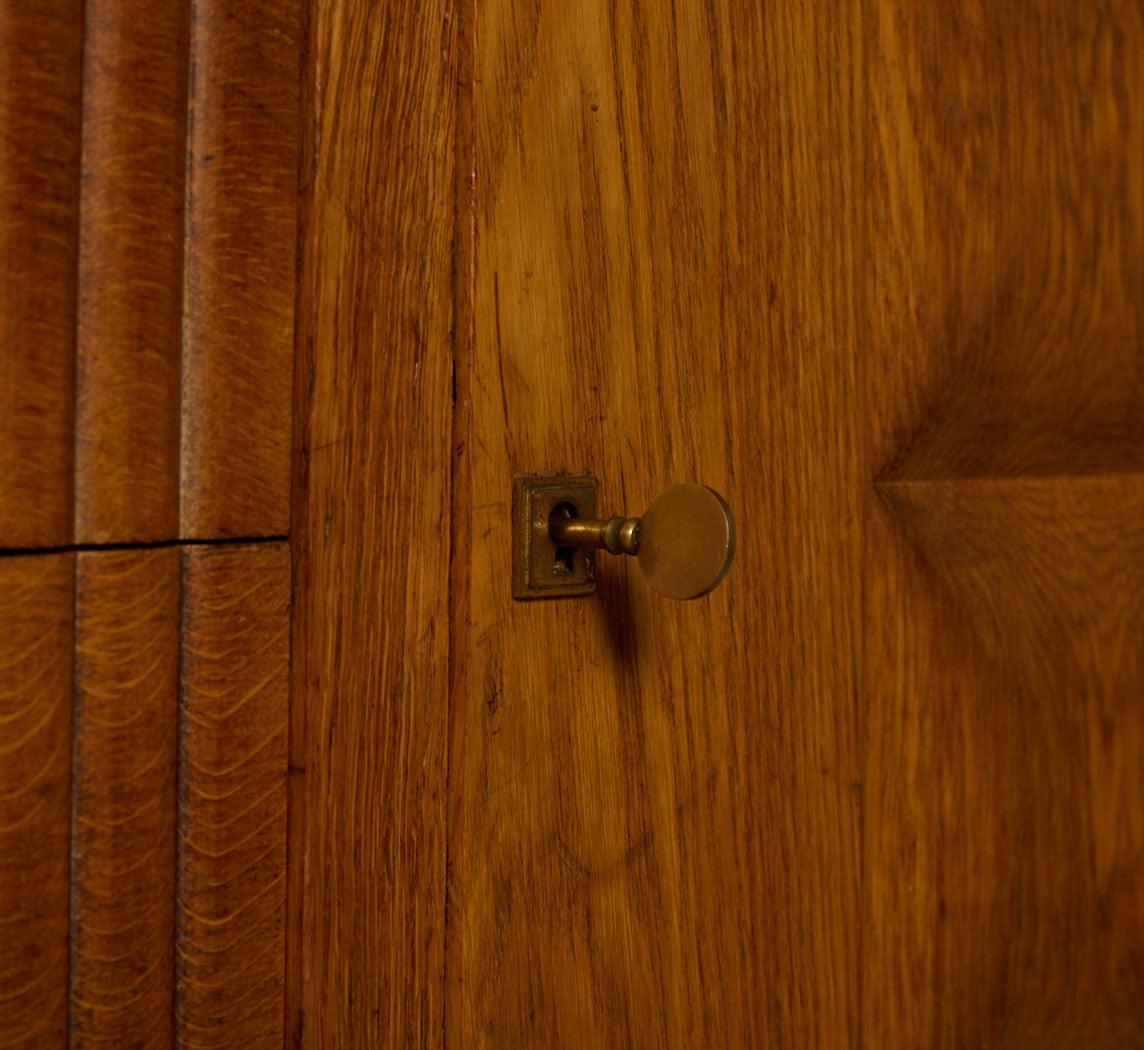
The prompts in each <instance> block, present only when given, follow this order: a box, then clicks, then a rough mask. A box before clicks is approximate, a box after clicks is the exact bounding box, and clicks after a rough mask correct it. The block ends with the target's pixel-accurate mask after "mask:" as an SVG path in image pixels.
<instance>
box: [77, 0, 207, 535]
mask: <svg viewBox="0 0 1144 1050" xmlns="http://www.w3.org/2000/svg"><path fill="white" fill-rule="evenodd" d="M85 14H86V17H85V33H84V61H83V69H84V86H83V159H82V186H81V201H80V236H79V318H78V323H79V329H78V345H77V350H76V354H77V368H76V380H75V382H76V390H75V401H76V422H75V428H76V435H75V447H76V464H75V539H76V542H78V543H85V544H87V543H107V542H116V543H124V542H129V541H135V540H166V539H173V538H174V537H176V536H177V535H178V527H179V524H178V517H179V498H178V491H179V397H180V394H179V386H180V357H181V349H182V347H181V344H182V315H183V302H182V300H183V295H182V276H183V173H184V169H185V167H186V147H185V140H186V109H187V19H188V4H187V3H186V2H175V3H163V4H151V3H146V2H144V0H88V3H87V5H86V12H85ZM192 410H193V406H192Z"/></svg>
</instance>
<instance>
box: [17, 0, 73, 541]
mask: <svg viewBox="0 0 1144 1050" xmlns="http://www.w3.org/2000/svg"><path fill="white" fill-rule="evenodd" d="M82 48H83V6H82V3H81V2H80V0H52V2H50V3H42V4H27V3H22V2H17V0H4V2H3V3H0V549H4V548H10V547H34V546H37V545H40V546H60V545H62V544H65V543H69V542H71V531H72V463H73V459H74V440H75V439H74V431H73V417H74V399H75V395H74V393H73V391H74V387H75V317H76V251H75V245H76V230H77V223H78V214H79V146H80V120H81V109H80V95H81V90H82V74H83V64H82V59H81V56H82Z"/></svg>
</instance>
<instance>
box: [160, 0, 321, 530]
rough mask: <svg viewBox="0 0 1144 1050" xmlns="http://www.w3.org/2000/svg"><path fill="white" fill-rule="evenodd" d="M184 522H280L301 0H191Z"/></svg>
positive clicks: (230, 526) (249, 525)
mask: <svg viewBox="0 0 1144 1050" xmlns="http://www.w3.org/2000/svg"><path fill="white" fill-rule="evenodd" d="M191 11H192V19H191V36H190V62H191V74H190V76H191V88H190V115H189V124H188V159H187V165H188V167H187V203H186V208H187V224H186V257H185V293H184V294H185V299H184V312H185V316H184V325H185V335H184V343H183V376H182V400H183V412H182V439H181V441H182V446H181V447H182V452H181V482H180V483H181V514H180V520H181V535H182V536H183V537H185V538H201V537H208V536H215V537H231V536H251V535H255V536H257V535H263V536H269V535H278V534H283V533H285V532H286V531H287V530H288V528H289V521H290V447H291V444H290V443H291V437H290V434H291V403H292V402H291V378H292V375H293V368H292V363H293V350H294V288H295V278H296V274H295V265H294V263H295V239H296V236H297V228H296V219H297V169H298V106H299V61H300V50H301V47H300V41H299V26H300V20H301V14H300V11H301V3H300V0H289V2H287V3H275V2H271V0H259V2H256V3H243V2H239V0H191Z"/></svg>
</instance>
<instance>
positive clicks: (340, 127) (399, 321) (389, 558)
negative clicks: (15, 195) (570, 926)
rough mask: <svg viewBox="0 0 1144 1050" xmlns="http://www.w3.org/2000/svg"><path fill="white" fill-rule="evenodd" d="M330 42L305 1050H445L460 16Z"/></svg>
mask: <svg viewBox="0 0 1144 1050" xmlns="http://www.w3.org/2000/svg"><path fill="white" fill-rule="evenodd" d="M315 19H316V20H315V23H314V26H313V29H312V33H313V37H312V42H313V46H314V49H315V55H314V61H315V64H316V74H315V75H316V84H317V85H318V87H319V90H318V94H317V97H316V98H315V99H314V100H313V101H314V105H315V107H316V108H315V109H314V110H313V111H312V113H311V115H310V118H309V119H311V120H312V121H314V125H313V127H312V129H311V130H310V131H309V132H308V141H310V142H312V143H314V144H315V145H316V144H317V143H319V142H320V144H321V146H320V149H319V150H318V152H317V155H316V158H315V164H316V166H315V168H314V169H313V172H312V175H311V178H312V182H311V183H310V184H309V193H310V194H311V196H310V199H309V216H310V220H309V225H308V229H309V231H310V232H309V235H308V240H307V247H306V257H305V258H304V259H303V265H302V272H303V274H305V275H306V278H305V279H306V282H307V283H306V284H305V285H304V287H303V289H302V291H301V297H302V300H303V301H304V304H305V305H304V306H303V307H302V309H301V312H300V317H304V318H305V324H306V326H307V327H306V331H305V334H304V335H303V336H302V337H300V339H299V346H300V348H301V351H300V353H301V359H300V361H299V365H298V372H297V374H298V377H299V383H300V384H301V390H302V392H303V398H302V405H301V408H302V418H301V420H300V425H299V430H300V434H299V439H298V440H299V444H300V448H301V453H300V462H299V470H300V472H301V476H302V477H304V478H306V479H307V480H306V481H305V484H304V485H302V486H301V488H300V491H299V499H300V502H299V505H298V507H297V508H296V518H295V526H294V528H295V539H294V542H295V544H296V549H297V550H298V551H299V554H298V556H299V559H300V561H301V563H302V564H300V566H299V578H298V581H297V617H298V620H297V626H296V628H295V635H294V637H295V649H294V652H295V660H296V663H295V677H294V681H295V689H296V694H295V701H294V711H295V713H296V719H297V721H296V723H295V734H294V735H295V743H296V746H297V747H298V751H297V752H296V757H295V762H298V761H299V758H301V757H302V756H303V755H304V763H305V775H306V779H307V782H306V787H305V791H304V795H303V794H302V793H300V795H302V797H304V799H305V802H306V814H305V823H306V826H307V829H306V835H305V843H304V848H305V857H304V870H305V878H306V886H307V899H306V904H305V907H306V912H305V925H304V938H305V942H304V945H303V949H304V958H302V955H301V953H298V952H292V954H291V960H292V962H291V966H292V969H293V970H294V971H295V972H300V973H304V975H305V984H304V991H303V1001H302V1012H303V1013H304V1025H303V1027H302V1029H301V1041H302V1045H304V1046H307V1047H314V1048H317V1047H336V1046H345V1047H349V1046H438V1047H439V1046H440V1045H441V1042H442V1034H443V1033H442V1024H443V1018H444V1000H443V980H444V917H445V774H446V759H445V744H446V731H447V726H446V720H447V716H448V695H447V679H448V673H447V666H448V639H449V613H448V593H447V592H448V571H449V554H448V550H449V540H448V537H449V521H450V516H449V459H450V451H449V442H450V420H451V414H452V399H451V396H450V395H451V380H452V375H451V373H452V346H451V324H452V318H453V308H452V290H453V271H452V257H451V246H452V237H453V223H454V217H455V209H454V197H453V194H454V176H453V163H454V152H453V151H454V115H455V103H456V84H455V76H456V65H455V50H454V49H455V39H456V38H455V34H456V32H457V12H456V10H455V9H454V8H453V7H452V6H451V5H449V4H448V3H445V2H435V3H428V4H425V3H420V4H415V3H411V2H398V3H392V4H389V5H388V6H387V8H386V11H385V16H384V17H381V16H379V15H378V13H377V12H374V11H372V10H371V9H370V8H369V7H368V5H364V4H361V3H357V2H353V0H334V2H331V3H329V4H327V5H323V6H322V8H321V9H320V11H318V13H317V14H316V15H315ZM303 744H304V749H303ZM296 826H297V822H294V823H293V824H292V827H296ZM292 841H293V843H294V848H295V849H297V848H299V846H300V845H302V843H301V841H300V837H299V836H298V835H297V834H296V833H295V835H294V837H293V839H292ZM302 867H303V865H302V864H300V863H297V862H292V867H291V871H292V872H294V873H297V872H299V871H301V870H302ZM299 921H300V920H299ZM299 967H302V968H303V969H302V970H298V968H299ZM298 984H299V985H301V984H302V982H301V980H299V981H298ZM293 1009H294V1010H295V1013H294V1015H293V1020H292V1027H291V1036H292V1037H293V1038H297V1035H298V1028H297V1026H298V1024H299V1020H300V1019H299V1017H298V1015H297V1007H294V1008H293Z"/></svg>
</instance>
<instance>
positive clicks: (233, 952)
mask: <svg viewBox="0 0 1144 1050" xmlns="http://www.w3.org/2000/svg"><path fill="white" fill-rule="evenodd" d="M182 557H183V640H182V671H181V676H182V686H181V693H180V711H179V797H178V898H177V904H176V927H175V928H176V968H175V981H176V993H175V994H176V1008H175V1026H176V1044H177V1045H178V1046H181V1047H186V1048H188V1050H190V1048H209V1047H231V1046H243V1047H252V1048H253V1047H281V1046H282V1042H283V1018H284V1006H283V988H284V925H283V923H284V914H283V911H284V905H285V896H286V871H285V868H286V761H287V752H286V749H287V718H288V711H287V708H288V700H289V675H290V551H289V547H288V545H286V544H285V543H274V544H243V545H235V546H229V545H220V546H209V547H189V548H185V549H184V551H183V555H182Z"/></svg>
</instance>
